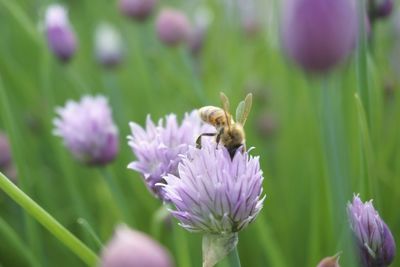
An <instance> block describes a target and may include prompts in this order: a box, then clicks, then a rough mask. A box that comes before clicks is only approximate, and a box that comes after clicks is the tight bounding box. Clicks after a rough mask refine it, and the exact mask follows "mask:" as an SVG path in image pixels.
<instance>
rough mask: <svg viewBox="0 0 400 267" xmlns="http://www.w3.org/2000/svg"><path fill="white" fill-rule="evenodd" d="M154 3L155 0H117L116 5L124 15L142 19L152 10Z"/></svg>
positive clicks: (138, 19)
mask: <svg viewBox="0 0 400 267" xmlns="http://www.w3.org/2000/svg"><path fill="white" fill-rule="evenodd" d="M156 3H157V1H156V0H119V4H118V5H119V10H120V11H121V13H122V14H124V15H125V16H128V17H130V18H133V19H135V20H137V21H143V20H145V19H146V18H148V17H149V16H150V14H151V13H152V12H153V10H154V7H155V5H156Z"/></svg>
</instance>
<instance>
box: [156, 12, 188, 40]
mask: <svg viewBox="0 0 400 267" xmlns="http://www.w3.org/2000/svg"><path fill="white" fill-rule="evenodd" d="M190 27H191V26H190V23H189V20H188V19H187V17H186V15H185V14H184V13H182V12H181V11H179V10H175V9H170V8H166V9H163V10H162V11H161V12H160V14H159V15H158V18H157V21H156V29H157V34H158V38H159V39H160V41H161V42H163V43H164V44H166V45H168V46H176V45H178V44H180V43H183V42H185V41H187V39H188V37H189V34H190Z"/></svg>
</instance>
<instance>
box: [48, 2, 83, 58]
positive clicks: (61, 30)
mask: <svg viewBox="0 0 400 267" xmlns="http://www.w3.org/2000/svg"><path fill="white" fill-rule="evenodd" d="M45 30H46V36H47V42H48V44H49V47H50V49H51V50H52V51H53V53H54V54H55V55H56V56H57V57H58V58H59V59H60V60H61V61H63V62H66V61H68V60H69V59H70V58H71V57H72V56H73V54H74V53H75V50H76V38H75V34H74V32H73V30H72V27H71V25H70V23H69V20H68V13H67V10H66V8H65V7H63V6H61V5H58V4H53V5H50V6H49V7H48V8H47V9H46V15H45Z"/></svg>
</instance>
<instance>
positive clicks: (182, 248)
mask: <svg viewBox="0 0 400 267" xmlns="http://www.w3.org/2000/svg"><path fill="white" fill-rule="evenodd" d="M173 235H174V242H175V255H177V261H178V266H192V264H191V262H190V252H189V247H188V242H187V238H186V235H185V232H184V230H183V229H182V228H181V227H180V226H179V225H176V224H175V225H174V226H173Z"/></svg>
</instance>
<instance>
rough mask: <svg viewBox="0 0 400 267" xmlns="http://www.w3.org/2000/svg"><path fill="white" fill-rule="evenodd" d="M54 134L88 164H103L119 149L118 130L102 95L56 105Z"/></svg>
mask: <svg viewBox="0 0 400 267" xmlns="http://www.w3.org/2000/svg"><path fill="white" fill-rule="evenodd" d="M56 111H57V114H58V117H57V118H56V119H54V126H55V129H54V134H55V135H57V136H60V137H62V138H63V140H64V144H65V146H66V147H67V148H68V149H69V150H70V152H71V153H72V154H73V156H74V157H75V158H76V159H77V160H79V161H81V162H83V163H85V164H88V165H104V164H107V163H109V162H110V161H112V160H113V159H114V158H115V156H116V154H117V152H118V129H117V127H116V126H115V124H114V122H113V119H112V116H111V109H110V106H109V105H108V101H107V99H106V98H105V97H104V96H100V95H99V96H84V97H83V98H82V99H81V101H80V102H75V101H71V100H70V101H68V102H67V103H66V105H65V106H64V107H59V108H57V110H56Z"/></svg>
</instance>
